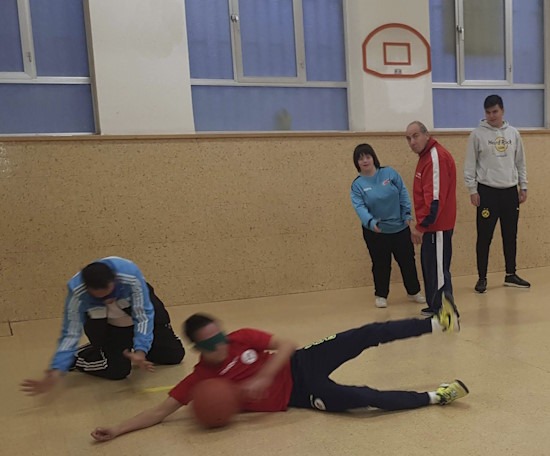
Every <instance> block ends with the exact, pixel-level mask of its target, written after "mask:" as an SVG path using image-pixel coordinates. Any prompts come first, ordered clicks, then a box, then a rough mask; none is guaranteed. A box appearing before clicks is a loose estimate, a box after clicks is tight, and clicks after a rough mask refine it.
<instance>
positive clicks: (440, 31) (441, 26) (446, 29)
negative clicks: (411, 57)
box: [430, 0, 457, 82]
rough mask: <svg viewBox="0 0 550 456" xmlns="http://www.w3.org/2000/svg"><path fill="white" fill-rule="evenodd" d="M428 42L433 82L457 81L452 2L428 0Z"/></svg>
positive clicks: (453, 7)
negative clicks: (429, 43)
mask: <svg viewBox="0 0 550 456" xmlns="http://www.w3.org/2000/svg"><path fill="white" fill-rule="evenodd" d="M430 42H431V48H432V80H433V82H457V81H456V34H455V5H454V2H452V1H449V0H430Z"/></svg>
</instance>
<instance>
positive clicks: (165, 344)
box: [147, 323, 185, 364]
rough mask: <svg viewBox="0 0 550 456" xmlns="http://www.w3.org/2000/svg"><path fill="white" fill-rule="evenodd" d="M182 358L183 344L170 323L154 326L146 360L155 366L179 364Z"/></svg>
mask: <svg viewBox="0 0 550 456" xmlns="http://www.w3.org/2000/svg"><path fill="white" fill-rule="evenodd" d="M184 356H185V349H184V348H183V344H182V343H181V340H180V338H179V337H178V336H176V334H175V333H174V330H173V329H172V326H171V325H170V323H167V324H164V325H155V328H154V329H153V345H152V346H151V350H149V353H147V359H148V360H149V361H152V362H153V363H155V364H179V363H180V362H181V360H182V359H183V357H184Z"/></svg>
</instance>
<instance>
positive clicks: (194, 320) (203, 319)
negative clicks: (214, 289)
mask: <svg viewBox="0 0 550 456" xmlns="http://www.w3.org/2000/svg"><path fill="white" fill-rule="evenodd" d="M215 322H216V321H215V320H214V319H213V318H212V317H211V316H210V315H206V314H201V313H196V314H193V315H191V316H190V317H189V318H188V319H187V320H185V321H184V322H183V333H184V334H185V337H187V338H188V339H189V340H190V341H191V342H196V340H195V334H196V333H197V331H198V330H199V329H202V328H204V327H205V326H208V325H209V324H210V323H215Z"/></svg>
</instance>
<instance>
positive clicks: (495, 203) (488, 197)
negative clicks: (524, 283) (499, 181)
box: [476, 184, 519, 278]
mask: <svg viewBox="0 0 550 456" xmlns="http://www.w3.org/2000/svg"><path fill="white" fill-rule="evenodd" d="M477 191H478V193H479V200H480V204H479V207H477V217H476V223H477V242H476V254H477V272H478V274H479V277H481V278H486V277H487V268H488V264H489V247H490V246H491V241H492V240H493V233H494V232H495V226H496V224H497V220H499V219H500V231H501V233H502V249H503V251H504V262H505V264H506V273H507V274H515V273H516V250H517V247H516V245H517V234H518V220H519V196H518V189H517V187H515V186H514V187H510V188H492V187H488V186H487V185H483V184H478V185H477Z"/></svg>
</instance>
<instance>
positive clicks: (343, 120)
mask: <svg viewBox="0 0 550 456" xmlns="http://www.w3.org/2000/svg"><path fill="white" fill-rule="evenodd" d="M185 5H186V17H187V34H188V43H189V59H190V71H191V84H192V95H193V111H194V117H195V128H196V129H197V131H269V130H347V129H348V115H347V83H346V71H345V49H344V26H343V23H344V21H343V6H342V0H272V1H269V2H258V1H257V0H186V2H185Z"/></svg>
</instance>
